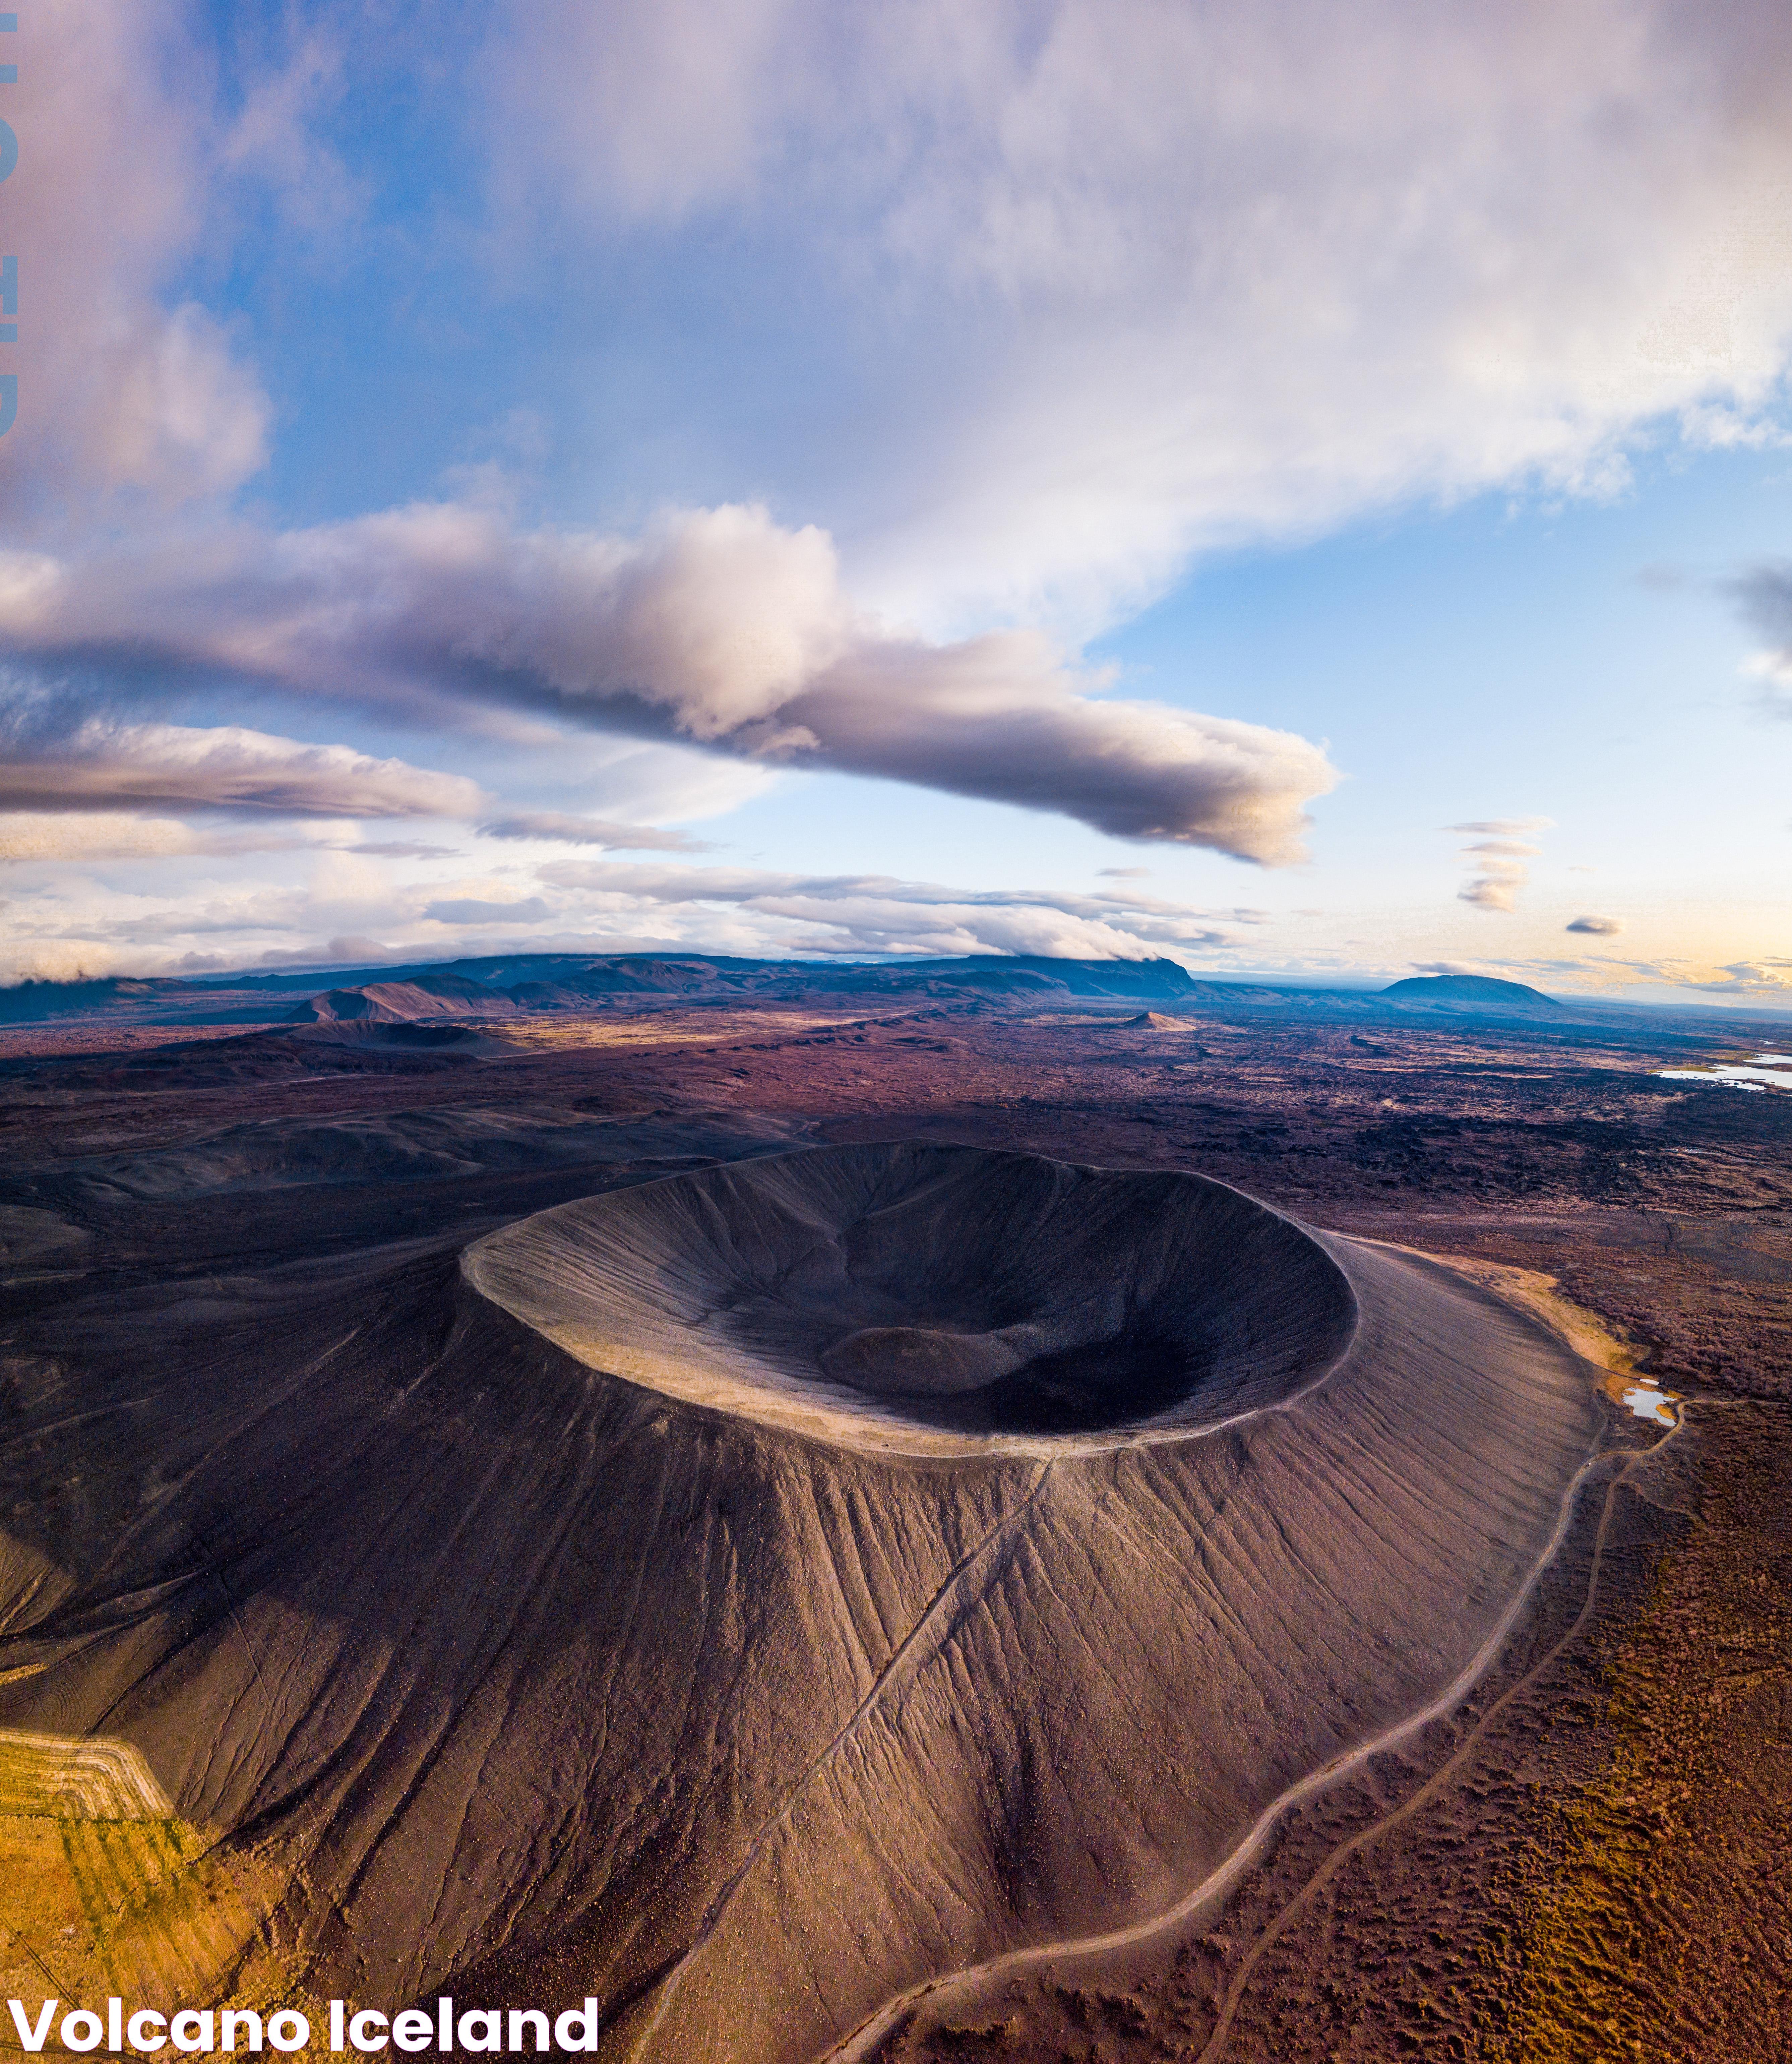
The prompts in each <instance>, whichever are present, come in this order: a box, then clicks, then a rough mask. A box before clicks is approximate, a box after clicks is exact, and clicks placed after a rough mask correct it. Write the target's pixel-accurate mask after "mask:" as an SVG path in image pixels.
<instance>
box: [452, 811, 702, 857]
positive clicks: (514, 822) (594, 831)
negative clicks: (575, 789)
mask: <svg viewBox="0 0 1792 2064" xmlns="http://www.w3.org/2000/svg"><path fill="white" fill-rule="evenodd" d="M479 835H480V836H481V838H493V839H548V840H554V841H558V843H559V844H561V845H594V846H601V847H602V848H603V849H605V851H606V852H610V853H630V852H632V853H707V852H708V851H710V846H709V844H708V842H707V841H706V840H703V839H694V838H691V837H690V836H687V834H686V833H685V832H662V831H658V830H656V829H655V828H654V826H653V825H651V824H610V823H608V822H606V820H604V819H603V818H601V817H574V816H567V815H566V812H564V811H561V810H531V811H526V812H523V813H522V814H521V815H520V816H513V817H501V818H499V819H498V820H497V822H496V823H495V824H481V825H480V827H479Z"/></svg>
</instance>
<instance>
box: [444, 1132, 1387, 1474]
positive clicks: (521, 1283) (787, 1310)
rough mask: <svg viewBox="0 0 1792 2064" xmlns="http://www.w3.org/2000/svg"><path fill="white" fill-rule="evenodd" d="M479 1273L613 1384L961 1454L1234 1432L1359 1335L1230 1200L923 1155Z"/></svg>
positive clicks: (573, 1220) (1174, 1177) (569, 1218)
mask: <svg viewBox="0 0 1792 2064" xmlns="http://www.w3.org/2000/svg"><path fill="white" fill-rule="evenodd" d="M465 1268H466V1272H467V1273H468V1275H469V1278H470V1279H471V1280H473V1283H474V1284H475V1285H476V1286H477V1288H479V1289H480V1290H481V1292H484V1294H485V1295H486V1296H489V1297H490V1298H491V1299H493V1301H495V1302H497V1304H501V1305H502V1306H503V1307H504V1308H505V1309H507V1310H509V1311H510V1312H512V1313H513V1314H514V1315H515V1316H517V1317H518V1318H521V1319H522V1320H525V1321H526V1323H527V1324H530V1325H531V1326H533V1327H534V1328H536V1329H537V1330H538V1331H540V1332H544V1333H546V1334H547V1335H548V1336H550V1338H552V1339H554V1340H556V1341H557V1342H558V1343H559V1344H561V1345H562V1346H563V1347H566V1348H568V1349H569V1351H570V1352H574V1353H575V1354H576V1355H578V1357H580V1358H581V1359H582V1360H583V1361H586V1362H588V1363H589V1364H590V1365H592V1366H593V1367H595V1368H600V1369H606V1370H608V1371H610V1372H611V1373H615V1374H618V1375H622V1376H626V1377H630V1378H632V1379H633V1380H634V1381H640V1382H644V1383H648V1384H650V1385H654V1387H656V1388H658V1389H662V1390H665V1391H666V1392H668V1393H672V1394H674V1395H677V1396H680V1397H687V1398H692V1399H695V1400H698V1401H703V1402H707V1403H711V1404H717V1405H723V1406H724V1407H726V1408H727V1409H731V1410H735V1411H739V1412H745V1413H749V1414H751V1415H753V1416H756V1417H765V1418H767V1419H771V1420H775V1421H783V1422H785V1423H791V1422H795V1423H804V1424H808V1425H811V1426H815V1425H819V1423H820V1422H821V1421H823V1420H826V1421H829V1422H834V1430H835V1431H836V1432H839V1431H840V1430H841V1429H840V1425H839V1424H838V1422H840V1421H852V1422H856V1426H857V1429H858V1430H859V1432H860V1433H861V1434H862V1435H864V1437H874V1436H875V1435H876V1432H877V1429H907V1430H908V1431H909V1432H919V1433H931V1434H933V1435H936V1436H938V1437H940V1442H942V1443H943V1444H944V1445H959V1444H960V1443H961V1442H963V1441H967V1440H968V1441H977V1442H983V1441H998V1442H1001V1441H1009V1440H1015V1439H1019V1440H1028V1441H1030V1440H1037V1439H1038V1438H1040V1437H1052V1436H1079V1437H1089V1436H1090V1435H1112V1436H1114V1437H1122V1438H1123V1437H1127V1436H1129V1435H1132V1434H1135V1433H1142V1432H1144V1431H1146V1430H1149V1429H1159V1428H1171V1427H1174V1428H1182V1429H1195V1428H1198V1427H1200V1426H1202V1425H1212V1424H1213V1423H1214V1422H1215V1421H1220V1420H1223V1419H1226V1418H1229V1417H1234V1416H1235V1415H1237V1414H1238V1413H1243V1412H1249V1411H1251V1410H1254V1409H1260V1408H1262V1407H1263V1406H1265V1405H1273V1404H1275V1403H1276V1402H1277V1401H1279V1400H1281V1399H1283V1398H1284V1397H1287V1396H1288V1395H1289V1394H1290V1393H1292V1392H1294V1391H1295V1390H1298V1389H1302V1388H1303V1387H1305V1385H1307V1384H1309V1383H1310V1382H1311V1381H1314V1380H1315V1379H1316V1378H1317V1377H1319V1376H1320V1375H1322V1374H1323V1373H1324V1371H1325V1370H1326V1369H1327V1368H1328V1367H1329V1366H1330V1365H1331V1364H1332V1363H1333V1362H1334V1361H1335V1360H1336V1358H1337V1357H1338V1356H1339V1354H1340V1353H1341V1352H1343V1348H1344V1347H1345V1345H1346V1344H1347V1342H1348V1340H1349V1339H1350V1337H1351V1332H1352V1328H1353V1326H1354V1323H1355V1301H1354V1299H1353V1297H1352V1295H1351V1290H1350V1288H1349V1285H1348V1284H1347V1281H1346V1280H1345V1278H1344V1276H1343V1273H1342V1272H1341V1271H1340V1270H1339V1268H1338V1267H1337V1265H1336V1264H1335V1262H1334V1261H1333V1260H1331V1257H1330V1256H1328V1255H1327V1253H1326V1252H1325V1250H1324V1249H1323V1248H1322V1247H1321V1246H1320V1245H1319V1243H1318V1242H1317V1241H1316V1240H1314V1239H1313V1238H1312V1237H1311V1235H1309V1234H1307V1232H1303V1230H1302V1229H1301V1228H1299V1227H1298V1226H1296V1225H1295V1224H1294V1223H1292V1222H1291V1221H1290V1220H1288V1219H1284V1218H1283V1217H1282V1216H1280V1215H1279V1214H1278V1213H1276V1212H1275V1211H1271V1210H1270V1209H1269V1208H1267V1207H1266V1206H1264V1205H1262V1204H1259V1203H1255V1202H1254V1201H1253V1200H1251V1199H1249V1198H1246V1197H1243V1196H1241V1195H1239V1194H1238V1192H1237V1191H1233V1190H1230V1189H1228V1188H1226V1187H1225V1186H1224V1185H1223V1184H1222V1183H1213V1182H1210V1181H1208V1180H1206V1179H1205V1178H1203V1177H1201V1176H1198V1175H1182V1174H1166V1173H1160V1172H1155V1171H1154V1172H1146V1173H1136V1174H1135V1173H1129V1172H1125V1171H1108V1170H1101V1169H1093V1168H1084V1167H1072V1166H1069V1165H1067V1164H1065V1163H1061V1162H1056V1161H1050V1160H1046V1159H1043V1158H1041V1157H1039V1156H1037V1155H1025V1154H1013V1153H998V1152H994V1151H988V1150H985V1149H981V1148H977V1147H951V1146H935V1145H931V1144H927V1143H914V1142H909V1143H900V1144H897V1145H894V1146H873V1147H819V1148H812V1149H809V1150H807V1151H799V1152H796V1153H793V1154H789V1155H778V1156H775V1157H771V1158H768V1159H760V1160H756V1161H754V1162H751V1163H743V1164H735V1165H733V1166H729V1167H717V1168H711V1169H705V1170H703V1171H698V1172H696V1173H694V1174H691V1175H679V1176H676V1177H672V1178H670V1179H666V1180H664V1181H661V1182H658V1183H649V1184H644V1185H642V1187H638V1188H636V1189H631V1190H625V1191H612V1192H610V1193H607V1194H606V1195H602V1196H598V1197H592V1198H588V1199H580V1200H579V1201H578V1202H577V1203H570V1204H564V1205H562V1206H559V1207H557V1208H555V1209H554V1210H551V1211H543V1212H541V1213H538V1215H536V1216H535V1217H534V1218H531V1219H526V1220H525V1221H523V1222H522V1223H520V1224H517V1225H515V1226H512V1227H508V1228H505V1229H504V1230H503V1231H502V1232H498V1233H495V1234H493V1235H491V1236H489V1237H488V1238H487V1239H485V1240H482V1241H481V1242H480V1243H478V1244H477V1246H476V1247H474V1248H472V1249H470V1250H469V1254H468V1256H467V1259H466V1261H465ZM849 1430H850V1429H849Z"/></svg>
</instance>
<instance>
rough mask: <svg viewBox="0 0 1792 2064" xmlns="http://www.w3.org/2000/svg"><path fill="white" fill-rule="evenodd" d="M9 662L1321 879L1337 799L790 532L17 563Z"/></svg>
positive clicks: (283, 542)
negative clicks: (863, 602) (973, 803)
mask: <svg viewBox="0 0 1792 2064" xmlns="http://www.w3.org/2000/svg"><path fill="white" fill-rule="evenodd" d="M0 648H3V649H5V650H6V651H10V653H11V654H12V655H14V658H15V659H18V660H19V661H21V662H22V663H25V664H26V665H28V666H30V665H34V666H36V667H38V668H39V669H40V670H46V671H49V672H50V673H52V674H53V673H54V672H55V671H58V670H59V669H62V668H63V667H66V666H67V665H68V664H69V663H70V661H71V660H79V663H80V664H81V665H82V666H83V667H84V668H86V669H87V670H88V671H90V672H91V673H92V674H94V675H97V676H99V678H101V679H104V680H106V681H107V682H108V683H110V685H111V687H113V689H114V690H115V691H116V692H119V693H127V692H131V691H135V690H137V689H139V688H140V687H141V684H142V683H143V682H144V681H145V680H146V679H150V680H155V681H160V682H162V683H169V682H183V683H184V682H191V681H192V680H194V679H201V678H208V677H209V678H215V679H232V678H234V679H237V680H238V681H244V680H247V681H248V682H251V683H260V684H266V685H272V686H277V687H282V688H285V689H288V690H298V691H309V692H312V693H322V694H325V695H333V696H338V697H346V698H349V699H354V700H357V701H360V702H362V703H378V704H381V705H384V706H385V707H389V708H397V709H400V710H402V711H405V712H409V714H411V715H412V716H417V717H422V716H431V717H434V718H436V719H437V720H440V719H441V718H443V717H444V716H448V717H450V718H451V717H452V716H453V713H454V712H455V711H456V710H457V708H459V709H461V710H465V709H467V708H469V707H473V708H490V707H507V706H508V707H522V708H524V709H526V710H530V711H535V712H542V711H550V712H554V713H555V714H556V715H558V716H561V717H562V718H566V719H570V720H574V721H575V722H578V723H582V724H590V725H594V726H596V727H598V728H606V729H612V730H622V731H625V732H630V731H632V732H636V733H638V734H644V735H646V736H658V737H661V738H667V739H683V740H688V741H691V742H693V743H695V744H701V745H704V746H707V747H708V748H711V749H712V750H714V751H716V752H726V753H729V754H731V755H734V756H738V757H741V758H744V759H747V760H754V761H757V762H759V763H760V764H767V765H775V766H790V767H811V768H828V769H832V770H834V771H837V772H845V773H852V774H864V775H874V776H884V777H886V778H889V779H893V780H902V781H909V782H913V783H916V784H919V785H920V786H923V787H927V788H939V789H944V790H946V791H947V792H950V793H952V794H956V795H961V796H976V797H980V798H982V799H985V800H993V801H999V802H1005V803H1011V804H1018V805H1020V806H1021V807H1022V808H1029V809H1037V810H1046V811H1055V812H1061V813H1063V814H1065V815H1066V816H1072V817H1075V818H1077V819H1078V820H1081V822H1083V823H1085V824H1089V825H1092V826H1093V827H1094V828H1096V829H1097V830H1100V831H1103V832H1109V833H1110V834H1112V835H1114V836H1119V837H1123V838H1134V839H1150V840H1164V841H1174V842H1179V843H1182V844H1186V845H1202V846H1209V847H1212V848H1214V849H1217V850H1218V851H1220V852H1222V853H1230V854H1231V855H1233V856H1234V857H1236V858H1238V859H1241V860H1248V861H1256V862H1258V863H1261V864H1262V865H1284V864H1287V863H1289V862H1291V861H1297V860H1299V859H1300V858H1302V857H1303V851H1302V848H1301V845H1300V832H1301V830H1302V828H1303V826H1304V825H1305V824H1306V821H1307V820H1306V818H1305V816H1304V815H1303V804H1305V803H1306V802H1307V800H1309V799H1310V798H1311V797H1312V796H1316V795H1321V794H1323V793H1324V792H1326V791H1327V790H1328V789H1329V788H1331V787H1332V786H1333V785H1334V784H1335V781H1336V780H1337V776H1336V774H1335V772H1334V770H1333V769H1332V768H1331V766H1330V765H1329V764H1328V763H1327V760H1326V758H1325V756H1324V754H1323V752H1321V751H1320V749H1319V748H1318V747H1316V746H1315V745H1312V744H1310V743H1309V742H1308V741H1307V740H1305V739H1303V738H1299V737H1297V736H1295V735H1294V734H1293V733H1291V732H1283V731H1275V730H1271V729H1270V728H1267V727H1266V726H1264V725H1261V724H1246V723H1242V722H1239V721H1237V720H1232V719H1228V718H1223V717H1210V716H1198V715H1196V714H1194V712H1189V711H1184V710H1179V709H1173V708H1169V707H1164V706H1162V705H1160V704H1155V703H1138V702H1126V701H1120V700H1117V699H1109V698H1106V697H1103V696H1101V695H1099V693H1098V691H1099V690H1100V688H1101V686H1102V685H1103V684H1102V683H1101V681H1099V680H1098V679H1092V678H1091V677H1090V676H1089V675H1087V674H1085V673H1084V672H1081V671H1077V669H1075V668H1074V667H1070V666H1068V665H1066V664H1065V663H1063V662H1062V661H1061V659H1059V658H1058V657H1057V655H1056V654H1055V653H1054V652H1053V650H1052V648H1051V647H1050V646H1049V644H1048V643H1046V642H1045V640H1044V639H1041V638H1040V637H1038V636H1037V635H1032V634H1029V633H1025V632H1019V631H1007V632H1000V633H995V634H992V635H985V636H984V637H981V638H974V639H968V640H963V641H960V642H959V643H953V644H947V645H939V644H932V643H927V642H925V641H924V640H923V639H920V638H917V637H913V636H910V635H904V634H903V633H901V632H900V631H894V630H892V629H890V628H889V627H887V626H884V625H882V624H880V623H876V622H875V621H873V620H872V619H869V618H868V617H867V616H866V615H864V614H863V613H862V612H861V611H858V610H857V609H856V608H855V607H854V606H853V604H852V601H851V599H850V598H849V597H848V595H846V594H845V593H844V591H843V590H842V588H841V587H840V583H839V581H838V578H837V574H836V566H835V561H834V554H833V550H832V545H831V543H830V542H829V540H828V538H826V537H825V536H824V534H822V533H820V532H819V531H818V530H813V529H807V530H796V531H791V530H783V529H780V528H779V526H777V525H775V523H773V522H772V521H771V518H769V517H768V516H767V514H766V512H765V511H764V510H761V509H757V508H722V509H716V510H699V511H695V512H692V513H687V514H683V515H681V516H679V517H677V518H667V519H666V520H665V521H664V522H662V523H660V524H659V525H658V526H656V527H655V528H654V529H653V530H650V532H649V533H647V534H646V535H644V536H642V537H638V538H618V537H614V536H606V535H600V534H593V533H571V534H569V533H566V532H562V531H548V530H537V531H533V532H518V531H517V530H513V529H512V528H511V527H510V526H509V523H508V522H507V520H506V519H505V517H504V516H503V515H502V514H501V513H500V512H497V511H495V510H492V509H489V508H473V507H467V506H460V505H454V504H430V505H425V506H413V507H410V508H407V509H403V510H392V511H389V512H387V513H386V514H382V515H378V516H371V517H364V518H360V519H358V520H356V521H354V522H346V523H339V524H333V525H329V526H323V527H321V528H319V529H316V530H302V531H296V532H288V533H286V534H282V535H269V534H266V533H264V532H260V531H256V530H248V529H243V528H239V529H236V530H232V531H230V532H228V534H225V533H219V534H214V535H212V536H211V537H210V538H207V539H205V540H203V541H191V540H180V541H177V542H173V543H171V544H169V545H167V546H162V547H159V548H155V549H144V550H137V551H135V552H130V551H121V552H119V553H116V554H113V555H112V556H111V557H108V558H93V559H91V560H87V561H85V562H70V563H67V564H61V563H58V562H54V561H51V560H49V559H46V558H43V557H42V556H41V555H26V554H3V555H0Z"/></svg>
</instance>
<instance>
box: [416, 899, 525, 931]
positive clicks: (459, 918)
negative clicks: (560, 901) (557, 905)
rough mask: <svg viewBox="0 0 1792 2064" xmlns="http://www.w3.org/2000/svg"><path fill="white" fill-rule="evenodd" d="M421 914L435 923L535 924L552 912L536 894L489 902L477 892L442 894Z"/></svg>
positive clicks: (426, 906)
mask: <svg viewBox="0 0 1792 2064" xmlns="http://www.w3.org/2000/svg"><path fill="white" fill-rule="evenodd" d="M423 914H424V916H425V918H427V919H428V920H429V921H430V922H431V923H433V924H437V925H485V924H505V925H538V924H540V923H541V922H542V920H543V919H544V918H546V917H553V916H554V905H552V904H551V903H546V902H543V901H542V898H541V897H539V896H530V897H519V898H518V899H517V901H515V902H513V903H501V902H492V901H486V900H485V899H484V898H482V897H477V896H461V897H453V896H450V897H441V898H439V899H438V900H437V901H435V902H433V903H430V904H428V905H425V908H424V912H423Z"/></svg>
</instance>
